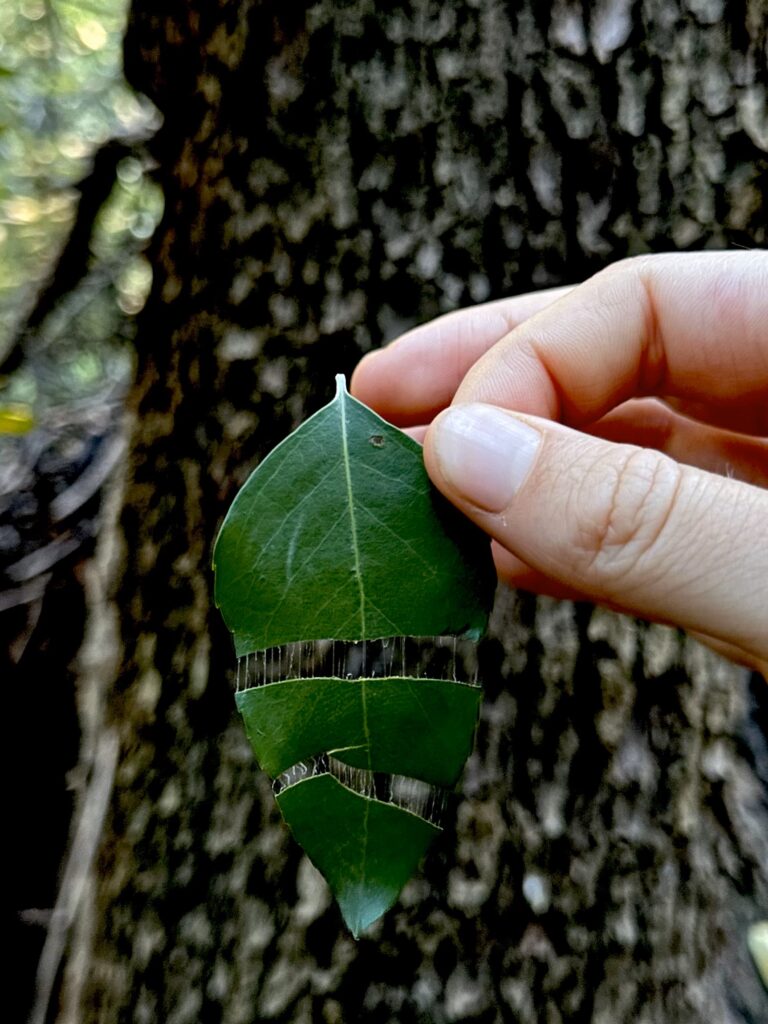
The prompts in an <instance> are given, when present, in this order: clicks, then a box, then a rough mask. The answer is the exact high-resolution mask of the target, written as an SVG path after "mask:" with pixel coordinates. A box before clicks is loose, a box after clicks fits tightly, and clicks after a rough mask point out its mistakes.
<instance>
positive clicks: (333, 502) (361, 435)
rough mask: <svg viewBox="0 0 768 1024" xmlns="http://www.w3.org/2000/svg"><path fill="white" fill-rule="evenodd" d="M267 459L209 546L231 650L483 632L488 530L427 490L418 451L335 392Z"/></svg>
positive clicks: (489, 595)
mask: <svg viewBox="0 0 768 1024" xmlns="http://www.w3.org/2000/svg"><path fill="white" fill-rule="evenodd" d="M337 382H338V391H337V394H336V397H335V399H334V400H333V401H332V402H331V403H330V404H329V405H327V406H325V407H324V408H323V409H321V410H320V411H319V412H317V413H316V414H315V415H314V416H312V417H311V418H310V419H309V420H307V422H306V423H304V424H303V425H302V426H301V427H299V429H298V430H296V431H294V433H293V434H291V435H290V437H288V438H286V440H285V441H283V442H282V443H281V444H279V445H278V446H277V447H276V448H275V449H274V451H272V452H271V453H270V455H268V456H267V458H266V459H264V461H263V462H262V463H261V465H260V466H259V467H258V468H257V469H256V470H255V472H254V473H253V474H252V475H251V477H250V478H249V479H248V481H247V482H246V484H245V486H244V487H243V488H242V490H241V491H240V493H239V494H238V495H237V497H236V498H235V500H234V502H233V504H232V507H231V508H230V510H229V513H228V515H227V517H226V519H225V520H224V524H223V526H222V528H221V532H220V534H219V537H218V540H217V541H216V547H215V550H214V567H215V570H216V603H217V605H218V606H219V608H220V609H221V613H222V615H223V616H224V619H225V621H226V623H227V625H228V626H229V628H230V629H231V630H232V632H233V633H234V636H235V647H236V650H237V653H238V655H242V654H247V653H249V652H252V651H257V650H262V649H264V648H267V647H272V646H276V645H277V644H284V643H287V642H289V641H292V640H313V639H321V638H327V637H332V638H334V639H337V640H362V639H366V638H368V639H373V638H376V637H385V636H438V635H442V634H455V635H460V636H469V637H473V638H475V639H476V638H478V637H479V636H480V635H481V634H482V633H483V631H484V629H485V625H486V622H487V618H488V611H489V609H490V606H491V602H492V600H493V592H494V588H495V582H496V577H495V573H494V570H493V563H492V561H491V557H490V546H489V543H488V538H487V537H486V536H485V535H484V534H483V533H481V531H480V530H478V529H477V528H476V527H475V526H473V525H472V524H471V523H470V522H468V520H467V519H465V518H464V517H463V516H461V515H460V513H459V512H457V511H456V509H455V508H453V506H452V505H450V504H449V503H448V502H447V501H446V500H445V499H443V498H442V497H441V496H440V495H439V494H438V492H437V491H436V490H435V489H434V488H433V487H432V485H431V484H430V482H429V478H428V477H427V474H426V471H425V469H424V464H423V459H422V451H421V447H420V445H418V444H417V443H416V442H415V441H413V440H412V439H411V438H409V437H407V436H406V435H405V434H403V433H402V432H401V431H399V430H396V429H395V428H394V427H392V426H390V425H389V424H388V423H386V422H385V421H384V420H382V419H381V418H380V417H379V416H377V415H376V414H375V413H374V412H372V411H371V410H370V409H368V408H367V407H366V406H364V405H362V403H360V402H358V401H356V400H355V399H354V398H352V397H351V396H350V395H349V394H347V391H346V388H345V387H344V378H343V377H339V378H337Z"/></svg>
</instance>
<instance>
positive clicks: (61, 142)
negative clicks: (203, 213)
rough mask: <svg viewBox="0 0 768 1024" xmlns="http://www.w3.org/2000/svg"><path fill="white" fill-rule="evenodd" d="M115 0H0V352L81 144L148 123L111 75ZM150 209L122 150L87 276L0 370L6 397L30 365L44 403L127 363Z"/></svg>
mask: <svg viewBox="0 0 768 1024" xmlns="http://www.w3.org/2000/svg"><path fill="white" fill-rule="evenodd" d="M127 10H128V2H127V0H119V2H117V3H115V2H113V0H88V2H87V3H82V2H79V0H22V2H21V3H19V4H2V5H0V110H2V125H1V126H0V360H2V358H3V355H4V353H5V352H6V351H7V350H8V348H9V346H10V345H11V344H12V343H13V341H14V337H15V334H16V332H17V329H18V328H17V325H18V324H19V323H21V322H23V319H24V317H25V316H26V315H27V313H28V312H29V310H30V309H31V308H32V306H33V304H34V301H35V296H36V294H37V293H38V291H39V290H40V288H41V286H42V284H43V282H44V281H45V280H46V278H47V277H48V275H49V273H50V272H51V270H52V268H53V266H54V265H55V261H56V258H57V255H58V253H59V252H60V250H61V248H62V246H63V245H64V243H65V241H66V238H67V234H68V232H69V230H70V227H71V225H72V222H73V217H74V213H75V206H76V202H77V198H78V193H77V192H76V190H75V189H74V188H73V187H72V186H73V185H75V184H76V183H77V182H78V181H80V179H81V178H82V177H83V176H84V175H85V174H87V173H88V172H89V169H90V166H91V157H92V155H93V154H94V153H95V151H96V150H97V149H98V147H99V146H100V145H102V144H103V143H104V142H106V141H107V140H109V139H111V138H114V137H118V138H131V137H134V136H138V135H140V134H147V132H149V131H150V130H151V129H152V128H153V127H154V125H155V119H156V115H155V112H154V110H153V108H152V107H151V105H150V104H149V103H148V102H147V101H146V100H145V99H144V98H142V97H138V96H136V95H135V94H134V93H133V92H132V91H131V90H130V89H129V88H128V86H127V85H126V83H125V82H124V80H123V77H122V37H123V33H124V30H125V21H126V17H127ZM161 211H162V199H161V196H160V193H159V190H157V189H156V187H155V186H154V185H153V184H152V183H151V182H149V181H148V180H147V178H146V175H145V174H144V170H143V167H142V164H141V162H140V160H139V159H134V158H127V159H125V160H124V161H123V163H122V164H121V165H120V166H119V168H118V175H117V180H116V182H115V186H114V188H113V190H112V194H111V196H110V198H109V200H108V201H107V203H106V204H105V206H104V207H103V209H102V211H101V213H100V215H99V218H98V220H97V222H96V226H95V233H94V236H93V238H92V261H91V267H90V270H89V277H88V279H87V280H86V281H85V282H84V285H83V287H82V288H81V289H80V294H79V295H78V296H72V297H69V296H68V297H67V298H66V299H65V301H64V302H63V303H62V304H61V305H62V309H61V311H60V315H57V316H56V317H54V318H53V322H51V323H46V324H45V325H44V332H43V333H44V335H45V336H44V337H42V339H41V344H40V345H39V346H38V349H37V350H36V351H38V350H39V351H42V356H41V358H39V359H38V358H36V359H35V363H36V365H35V367H34V368H30V367H29V365H27V366H25V367H23V368H22V369H20V370H19V371H17V372H16V373H15V374H14V376H13V377H12V378H11V379H6V380H2V381H0V384H1V385H2V387H3V394H4V397H5V398H6V399H8V400H14V401H16V400H22V398H21V395H22V392H24V398H23V400H26V393H27V392H28V391H29V386H28V380H26V378H29V376H30V375H34V376H35V378H36V379H35V390H36V402H37V403H38V404H39V403H42V404H43V406H46V405H50V404H57V403H58V402H59V401H67V400H68V399H69V398H70V397H74V396H76V395H77V393H78V389H81V388H84V389H85V390H86V391H87V390H88V389H89V388H94V387H96V388H98V387H100V386H101V383H102V381H107V382H108V381H109V380H111V379H112V378H113V377H114V376H115V374H117V376H119V375H120V374H121V373H122V374H125V373H126V372H127V366H128V362H127V360H126V357H125V355H124V354H123V353H122V352H121V347H122V340H121V338H120V335H121V334H124V333H125V328H124V323H123V321H125V318H126V317H127V316H131V315H133V314H135V313H136V312H138V311H139V310H140V309H141V307H142V306H143V303H144V300H145V298H146V295H147V292H148V288H149V283H150V275H149V268H148V265H147V263H146V260H145V259H144V257H143V256H142V255H141V248H142V246H143V245H144V244H145V242H146V240H147V239H148V238H149V237H150V236H151V234H152V232H153V230H154V227H155V224H156V223H157V220H158V218H159V216H160V214H161ZM70 300H71V301H70ZM84 350H88V351H89V352H90V353H91V357H90V359H91V361H90V363H87V365H88V366H89V370H88V372H87V373H86V372H84V370H83V368H84V366H86V362H83V360H82V359H81V356H82V354H83V352H84ZM94 358H96V359H98V360H100V361H101V363H102V366H101V371H100V373H94V372H93V359H94Z"/></svg>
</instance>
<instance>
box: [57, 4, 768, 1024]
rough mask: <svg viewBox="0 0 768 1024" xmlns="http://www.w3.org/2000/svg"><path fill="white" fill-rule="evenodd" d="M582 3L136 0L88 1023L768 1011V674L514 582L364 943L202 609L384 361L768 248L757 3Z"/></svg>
mask: <svg viewBox="0 0 768 1024" xmlns="http://www.w3.org/2000/svg"><path fill="white" fill-rule="evenodd" d="M586 6H587V7H589V5H586ZM584 10H585V8H584V7H583V6H582V5H581V4H571V3H568V2H566V0H559V2H557V3H555V4H554V5H552V6H551V8H550V5H541V4H535V3H534V2H533V0H516V2H508V3H503V2H501V0H484V2H483V3H479V2H477V0H459V2H456V3H454V4H448V5H443V4H436V3H430V2H428V0H414V2H413V3H411V4H395V5H389V7H388V8H387V13H383V12H382V10H380V9H377V8H376V6H375V5H374V4H373V2H372V0H353V2H347V3H331V2H330V0H320V2H319V3H316V4H314V5H309V4H305V3H301V2H295V3H281V4H278V3H274V2H271V0H261V2H258V0H219V2H218V3H212V2H210V0H206V2H203V0H191V2H189V3H184V4H181V3H164V4H160V5H159V4H157V3H156V2H149V0H134V3H133V10H132V15H131V24H130V27H129V31H128V35H127V40H126V68H127V72H128V75H129V78H130V80H131V81H132V83H133V84H134V86H135V87H136V88H137V89H140V90H142V91H143V92H145V93H147V94H148V95H149V96H150V97H151V98H152V100H153V101H154V102H155V103H156V104H157V106H158V107H159V109H160V111H161V112H162V114H163V116H164V119H165V120H164V125H163V127H162V129H161V130H160V132H159V134H158V136H157V138H156V140H155V143H154V147H155V154H156V156H157V159H158V172H157V174H158V177H159V179H160V181H161V183H162V186H163V189H164V191H165V203H166V205H165V214H164V217H163V220H162V223H161V225H160V227H159V229H158V231H157V234H156V237H155V239H154V243H153V247H152V260H153V265H154V285H153V289H152V293H151V296H150V299H149V301H148V303H147V306H146V308H145V310H144V312H143V314H142V316H141V323H140V332H139V342H138V361H137V373H136V384H135V387H134V389H133V392H132V396H131V400H130V413H131V416H132V420H133V448H132V457H131V463H130V474H129V478H128V480H127V483H126V486H125V492H124V496H123V498H122V508H121V511H120V515H119V521H118V525H116V527H115V531H114V533H115V536H116V537H117V538H118V539H119V545H120V547H119V550H120V551H121V552H122V556H121V558H120V559H118V560H117V561H119V563H120V571H119V573H118V574H117V582H116V584H115V589H114V590H113V591H112V592H107V594H106V596H105V595H104V594H103V593H102V589H103V584H104V578H108V576H109V573H108V562H109V559H108V558H107V555H106V554H104V553H102V562H101V563H99V564H100V565H101V566H102V568H103V569H104V573H106V577H102V576H100V575H99V572H98V571H97V569H98V566H96V567H94V580H95V582H94V584H93V586H92V588H91V589H92V605H93V611H92V615H93V620H92V627H91V634H90V638H89V644H88V647H87V652H86V653H87V655H88V658H89V659H90V660H89V661H88V662H87V666H86V668H87V671H86V672H85V682H84V684H83V699H82V702H81V703H82V706H83V708H84V709H86V710H87V714H88V716H89V717H88V721H87V722H86V723H85V734H86V741H87V742H86V746H85V748H84V753H83V763H84V766H85V767H89V766H90V768H91V770H92V772H93V771H95V770H96V769H95V768H94V764H97V763H100V762H98V756H97V752H98V750H99V749H100V747H99V740H100V737H101V738H102V740H103V737H104V736H107V737H109V736H110V735H117V736H118V737H119V743H120V747H119V759H118V762H117V767H116V772H115V778H114V789H113V794H112V799H111V804H110V806H109V811H108V815H107V819H106V825H105V829H104V834H103V839H102V843H101V847H100V851H99V855H98V859H97V861H96V865H95V870H94V871H93V872H92V874H91V875H90V881H89V883H88V885H87V887H86V889H85V891H84V895H83V898H82V900H81V901H80V906H79V912H78V917H77V922H76V928H75V930H74V933H73V936H72V939H71V942H70V947H69V955H68V957H67V960H66V964H65V970H64V973H63V982H62V984H61V986H60V989H59V1000H60V1019H61V1020H64V1021H73V1022H74V1021H103V1022H110V1024H112V1022H116V1021H129V1020H130V1021H155V1020H162V1021H165V1022H168V1024H184V1022H187V1021H189V1022H198V1021H203V1022H208V1021H222V1022H228V1024H229V1022H231V1024H235V1022H250V1021H255V1020H261V1021H292V1022H310V1021H324V1022H328V1024H331V1022H336V1021H339V1022H341V1021H344V1022H350V1021H356V1020H362V1019H365V1020H366V1021H371V1022H374V1024H376V1022H382V1024H383V1022H388V1021H401V1022H417V1021H425V1022H426V1021H429V1022H437V1024H441V1022H448V1021H459V1020H461V1021H464V1020H470V1021H484V1022H495V1021H520V1022H526V1024H527V1022H544V1021H546V1022H547V1024H556V1022H560V1021H571V1020H573V1021H575V1020H578V1021H582V1020H584V1021H594V1022H611V1024H621V1022H651V1021H653V1022H662V1021H663V1022H675V1024H677V1022H679V1024H683V1022H685V1024H687V1022H694V1021H701V1020H704V1019H707V1020H711V1021H718V1022H722V1024H731V1022H746V1021H755V1022H756V1021H758V1020H760V1019H765V1016H766V1014H768V994H766V992H765V990H764V989H762V988H761V985H760V982H759V980H758V977H757V974H756V973H755V972H754V970H753V967H752V965H751V963H750V960H749V956H748V953H747V949H746V944H745V936H746V929H747V927H748V925H749V924H750V923H752V922H753V921H754V920H756V919H758V918H759V917H761V916H762V917H766V916H768V849H767V848H766V836H768V806H767V805H766V792H767V791H768V788H767V787H768V777H767V775H768V773H767V772H766V761H767V759H768V749H767V748H766V738H765V734H764V733H763V732H761V730H760V728H759V725H758V720H757V714H758V710H759V708H758V705H759V704H760V702H762V705H763V711H764V710H765V704H766V698H765V690H764V688H763V689H761V688H760V685H758V683H757V681H756V680H755V681H754V682H753V685H752V686H751V687H750V685H749V683H748V680H747V677H746V674H745V673H743V672H742V671H740V670H738V669H735V668H734V667H732V666H730V665H728V664H726V663H724V662H721V661H719V660H717V659H716V658H714V656H711V655H709V654H706V653H705V652H704V651H703V650H702V649H701V648H699V647H698V646H697V645H696V644H694V643H693V642H692V641H689V640H686V639H684V638H683V637H681V636H680V635H678V634H677V633H675V632H674V631H672V630H670V629H667V628H663V627H660V626H643V625H635V624H634V623H632V622H631V621H629V620H627V619H625V618H621V617H619V616H616V615H613V614H610V613H608V612H605V611H602V610H595V609H593V608H591V607H587V606H573V605H570V604H567V603H557V602H553V601H549V600H539V601H535V600H534V599H532V598H529V597H527V596H525V595H516V594H512V593H501V594H500V595H499V600H498V604H497V608H496V611H495V613H494V617H493V623H492V630H491V634H490V636H489V638H488V639H487V640H486V641H484V642H483V644H482V646H481V650H480V663H481V676H482V678H483V680H484V684H485V690H486V699H485V706H484V710H483V713H482V718H481V723H480V728H479V735H478V740H477V749H476V753H475V754H474V755H473V756H472V758H471V760H470V763H469V765H468V768H467V771H466V773H465V777H464V780H463V784H462V788H461V794H460V799H459V800H457V804H456V807H455V814H454V815H453V816H452V818H451V819H450V820H449V823H448V826H447V828H446V830H445V832H444V833H443V835H442V837H441V838H440V840H439V841H438V842H437V844H436V846H435V847H434V848H433V850H432V852H431V853H430V854H429V856H428V858H427V860H426V863H425V864H424V866H423V870H422V872H421V873H420V875H419V876H418V877H417V878H416V879H414V880H413V881H412V882H410V883H409V884H408V886H407V887H406V889H405V891H404V893H403V895H402V899H401V901H400V903H399V905H398V906H397V907H396V908H395V909H393V910H392V911H391V912H390V913H389V914H387V915H386V916H385V918H384V919H383V920H382V921H381V922H380V923H379V924H378V925H376V926H375V927H374V928H373V929H372V930H371V932H370V933H368V934H367V935H366V936H364V938H363V939H362V940H361V941H360V942H358V943H355V942H353V940H352V939H351V937H350V936H349V934H347V932H346V931H345V929H344V927H343V925H342V924H341V921H340V917H339V914H338V912H337V910H336V909H335V907H334V906H332V905H331V903H330V899H329V896H328V893H327V890H326V888H325V886H324V883H322V881H320V880H319V878H318V876H317V874H316V873H315V871H314V869H313V868H312V867H311V866H310V865H309V863H308V861H307V860H306V858H304V857H303V856H302V854H301V851H300V850H299V849H298V847H297V846H296V845H295V843H294V842H293V841H292V839H291V837H290V835H289V833H288V831H287V829H286V828H285V827H284V826H283V825H282V823H281V821H280V819H279V815H278V813H277V811H276V809H275V805H274V800H273V797H272V793H271V789H270V785H269V782H268V780H267V778H266V777H265V776H264V775H263V774H262V773H260V772H259V770H258V768H257V766H256V765H255V764H254V761H253V757H252V755H251V753H250V750H249V748H248V745H247V742H246V739H245V735H244V732H243V729H242V726H241V724H240V722H239V720H237V718H236V715H235V711H234V704H233V700H232V694H231V685H230V680H231V677H232V674H233V670H234V656H233V654H232V648H231V644H230V641H229V638H228V637H227V635H226V633H225V630H224V627H223V625H222V623H221V622H220V621H219V617H218V613H217V612H216V610H215V608H214V607H213V606H212V601H211V582H212V580H211V572H210V553H211V544H212V541H213V538H214V536H215V533H216V529H217V526H218V524H219V523H220V521H221V517H222V515H223V513H224V511H225V510H226V508H227V506H228V505H229V503H230V501H231V500H232V498H233V496H234V494H235V492H236V490H237V489H238V487H239V486H240V485H241V484H242V483H243V481H244V480H245V478H246V476H247V474H248V472H249V471H250V470H251V469H252V468H253V466H254V465H255V464H256V463H257V462H258V460H259V459H261V458H262V457H263V456H264V455H265V454H266V453H267V452H268V451H269V449H270V448H271V447H272V446H273V445H274V444H275V443H276V442H277V441H279V440H280V439H281V438H282V437H284V436H285V435H286V434H287V432H288V431H289V430H290V429H291V428H292V427H294V426H296V425H297V424H298V423H299V422H300V421H301V420H302V419H303V418H304V417H305V416H306V415H308V414H309V413H311V412H313V411H314V410H315V409H317V408H318V407H319V405H321V404H322V403H323V402H324V401H326V400H327V399H328V398H329V397H330V396H331V393H332V387H333V375H334V372H337V371H343V372H347V373H348V372H349V371H350V370H351V369H352V367H353V366H354V364H355V362H356V360H357V359H358V358H359V356H360V354H361V353H362V352H364V351H367V350H368V349H370V348H371V347H374V346H376V345H379V344H380V343H381V342H382V341H385V340H388V339H389V338H391V337H393V336H395V335H396V334H398V333H399V332H401V331H402V330H403V329H404V328H406V327H409V326H411V325H413V324H415V323H417V322H419V321H422V320H425V319H427V318H429V317H432V316H434V315H435V314H437V313H440V312H442V311H445V310H449V309H453V308H455V307H457V306H460V305H466V304H469V303H472V302H476V301H481V300H484V299H487V298H491V297H500V296H503V295H506V294H510V293H512V292H517V291H523V290H527V289H531V288H537V287H541V286H547V285H555V284H561V283H566V282H572V281H575V280H579V279H581V278H583V277H585V276H586V275H588V274H590V273H591V272H593V271H595V270H597V269H599V268H600V267H602V266H603V265H605V264H606V263H608V262H609V261H611V260H614V259H617V258H620V257H622V256H625V255H628V254H632V253H638V252H647V251H661V250H668V249H689V248H701V247H732V246H759V245H765V243H766V227H765V202H766V172H767V171H768V160H767V159H766V150H768V114H767V113H766V89H765V81H766V65H765V44H766V19H765V13H766V12H765V6H764V3H763V2H761V0H740V2H735V3H729V4H727V5H726V4H724V3H722V0H687V2H686V3H682V2H679V0H663V2H662V0H658V2H654V0H644V2H640V0H635V2H632V0H601V2H599V3H597V4H595V5H594V6H593V7H592V9H591V11H589V12H588V13H589V17H588V19H587V20H585V18H584ZM106 540H107V541H109V542H110V543H111V542H113V541H114V537H108V538H107V539H106ZM94 595H95V596H94ZM110 616H112V617H113V618H114V617H118V618H119V634H120V637H121V644H122V656H121V664H120V667H119V670H116V671H112V672H110V671H107V670H106V669H105V668H104V667H103V666H101V664H100V662H99V656H100V655H103V654H105V653H107V654H109V653H110V649H108V648H109V644H110V641H109V629H108V627H109V623H110V622H111V621H112V618H110ZM94 658H95V660H94ZM97 774H98V773H97ZM81 802H82V803H83V805H84V806H87V803H88V801H87V800H85V798H84V797H83V799H82V801H81Z"/></svg>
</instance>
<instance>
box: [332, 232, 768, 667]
mask: <svg viewBox="0 0 768 1024" xmlns="http://www.w3.org/2000/svg"><path fill="white" fill-rule="evenodd" d="M351 390H352V393H353V394H354V395H356V396H357V397H358V398H359V399H361V401H364V402H366V403H367V404H368V405H370V406H371V407H372V408H374V409H376V410H377V411H378V412H379V413H380V414H381V415H382V416H384V417H385V418H386V419H388V420H389V421H391V422H392V423H395V424H397V425H398V426H401V427H404V428H408V429H409V431H410V432H411V433H412V434H413V435H414V436H416V437H417V438H419V439H420V440H422V439H423V441H424V458H425V464H426V467H427V471H428V472H429V475H430V477H431V478H432V480H433V482H434V483H435V485H436V486H437V487H438V488H439V489H440V490H441V491H442V492H443V493H444V494H445V495H446V496H447V497H448V498H449V499H450V500H451V501H452V502H453V503H454V504H456V505H457V506H458V507H459V508H460V509H461V510H462V511H463V512H464V513H465V514H466V515H467V516H469V518H470V519H473V520H474V521H475V522H476V523H478V525H479V526H481V527H482V528H483V529H484V530H485V531H486V532H487V533H488V534H489V535H490V536H491V537H492V538H493V540H494V556H495V558H496V565H497V569H498V571H499V575H500V577H501V578H502V579H504V580H505V581H507V582H508V583H509V584H511V585H512V586H515V587H519V588H522V589H526V590H532V591H535V592H537V593H542V594H550V595H554V596H561V597H568V598H573V599H577V600H591V601H596V602H599V603H602V604H606V605H608V606H610V607H612V608H616V609H619V610H621V611H625V612H629V613H630V614H633V615H638V616H641V617H644V618H648V619H652V620H655V621H660V622H668V623H672V624H675V625H678V626H682V627H683V628H685V629H687V630H689V631H690V632H692V633H694V634H696V635H698V636H699V637H700V638H701V639H702V640H704V641H705V642H707V643H708V644H709V645H710V646H712V647H714V648H715V649H717V650H718V651H720V652H721V653H723V654H726V655H727V656H729V657H731V658H732V659H734V660H736V661H739V662H740V663H742V664H745V665H749V666H751V667H752V668H754V669H756V670H757V671H760V672H762V673H763V674H764V675H766V677H767V678H768V253H766V252H757V251H754V252H747V251H739V252H725V253H720V252H706V253H691V254H687V253H686V254H669V255H659V256H644V257H636V258H635V259H631V260H623V261H621V262H619V263H616V264H614V265H612V266H611V267H609V268H607V269H606V270H604V271H602V272H601V273H599V274H597V275H595V276H594V277H592V278H590V279H589V280H588V281H586V282H584V283H583V284H581V285H578V286H576V287H574V288H562V289H554V290H550V291H543V292H536V293H531V294H528V295H520V296H516V297H513V298H509V299H503V300H500V301H497V302H493V303H488V304H486V305H482V306H477V307H474V308H470V309H466V310H461V311H459V312H456V313H450V314H448V315H447V316H443V317H440V318H439V319H437V320H435V321H433V322H431V323H428V324H425V325H423V326H421V327H418V328H416V329H415V330H413V331H410V332H408V334H406V335H404V336H403V337H401V338H399V339H398V340H397V341H395V342H394V343H392V344H391V345H389V346H387V347H386V348H385V349H382V350H380V351H378V352H375V353H371V354H370V355H368V356H366V357H365V358H364V359H363V360H362V362H361V363H360V365H359V366H358V367H357V369H356V371H355V373H354V375H353V378H352V384H351Z"/></svg>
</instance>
